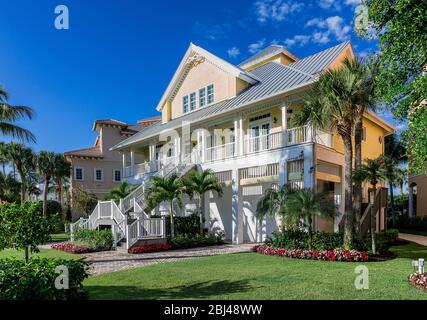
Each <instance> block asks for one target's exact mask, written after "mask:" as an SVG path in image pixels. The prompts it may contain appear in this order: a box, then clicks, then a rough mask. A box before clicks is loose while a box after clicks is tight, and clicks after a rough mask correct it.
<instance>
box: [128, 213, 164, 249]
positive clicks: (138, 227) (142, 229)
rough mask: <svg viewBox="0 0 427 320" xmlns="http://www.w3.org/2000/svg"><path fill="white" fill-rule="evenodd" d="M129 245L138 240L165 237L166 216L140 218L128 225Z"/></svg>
mask: <svg viewBox="0 0 427 320" xmlns="http://www.w3.org/2000/svg"><path fill="white" fill-rule="evenodd" d="M126 234H127V239H126V240H127V241H126V242H127V247H128V248H130V247H131V246H133V245H134V244H135V243H136V242H137V241H139V240H144V239H153V238H165V237H166V228H165V218H149V219H146V218H138V219H136V220H135V221H134V222H132V223H131V224H129V225H128V226H127V232H126Z"/></svg>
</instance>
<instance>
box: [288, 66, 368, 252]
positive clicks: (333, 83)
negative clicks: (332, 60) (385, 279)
mask: <svg viewBox="0 0 427 320" xmlns="http://www.w3.org/2000/svg"><path fill="white" fill-rule="evenodd" d="M362 82H363V79H362V78H360V77H358V76H357V75H355V74H354V73H353V72H351V70H350V69H349V68H340V69H338V70H328V71H326V72H325V73H323V74H322V75H321V76H320V77H319V80H318V81H317V82H316V83H314V84H313V86H312V88H311V90H310V91H309V93H308V94H307V97H306V99H305V101H304V106H303V108H302V109H301V110H299V111H298V112H297V113H296V114H295V115H294V120H293V121H294V122H295V124H296V125H306V124H309V125H312V126H313V127H314V128H315V129H316V128H319V129H329V130H330V131H332V130H334V129H335V130H336V131H337V132H338V134H339V136H340V137H341V138H342V140H343V142H344V162H345V164H344V180H345V182H344V194H345V199H344V247H346V248H351V247H352V244H353V239H354V211H353V207H352V193H353V185H352V178H353V163H352V162H353V142H352V134H353V131H354V123H355V119H356V117H357V114H358V111H359V108H358V107H357V105H358V102H359V99H360V88H361V85H362Z"/></svg>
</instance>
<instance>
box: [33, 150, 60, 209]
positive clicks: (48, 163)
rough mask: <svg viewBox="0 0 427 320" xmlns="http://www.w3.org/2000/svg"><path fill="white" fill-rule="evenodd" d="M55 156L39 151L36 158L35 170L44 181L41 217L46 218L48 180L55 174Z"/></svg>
mask: <svg viewBox="0 0 427 320" xmlns="http://www.w3.org/2000/svg"><path fill="white" fill-rule="evenodd" d="M56 159H57V157H56V155H55V153H54V152H50V151H40V153H39V155H38V157H37V170H38V172H39V174H40V176H42V177H43V179H44V190H43V215H44V216H45V217H46V209H47V194H48V193H49V183H50V179H52V176H53V175H54V173H55V163H56Z"/></svg>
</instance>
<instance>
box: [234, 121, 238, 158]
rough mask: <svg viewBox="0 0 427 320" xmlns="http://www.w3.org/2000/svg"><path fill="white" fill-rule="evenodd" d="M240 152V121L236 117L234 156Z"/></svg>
mask: <svg viewBox="0 0 427 320" xmlns="http://www.w3.org/2000/svg"><path fill="white" fill-rule="evenodd" d="M238 154H239V122H238V120H237V119H234V156H237V155H238Z"/></svg>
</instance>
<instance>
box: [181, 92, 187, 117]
mask: <svg viewBox="0 0 427 320" xmlns="http://www.w3.org/2000/svg"><path fill="white" fill-rule="evenodd" d="M182 111H183V112H184V113H187V112H188V96H185V97H183V98H182Z"/></svg>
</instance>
